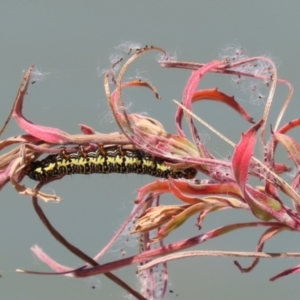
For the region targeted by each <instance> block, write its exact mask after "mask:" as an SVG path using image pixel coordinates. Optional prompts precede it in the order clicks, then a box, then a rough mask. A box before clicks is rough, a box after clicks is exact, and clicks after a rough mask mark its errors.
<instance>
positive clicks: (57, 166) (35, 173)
mask: <svg viewBox="0 0 300 300" xmlns="http://www.w3.org/2000/svg"><path fill="white" fill-rule="evenodd" d="M165 162H173V163H174V161H168V160H164V159H161V158H158V157H153V156H152V155H151V154H149V153H147V152H144V151H142V150H139V149H123V148H122V147H120V146H110V147H106V148H104V147H103V146H102V147H99V148H98V149H96V150H95V151H89V152H85V151H84V150H83V148H80V150H79V151H77V152H71V153H67V152H66V150H65V149H62V151H61V153H59V154H54V155H53V154H52V155H49V156H47V157H46V158H44V159H42V160H37V161H33V162H31V163H30V164H29V165H28V166H27V167H26V168H25V174H26V175H27V176H28V177H30V178H31V179H33V180H36V181H46V180H50V179H55V178H58V177H61V176H64V175H72V174H92V173H104V174H107V173H123V174H127V173H136V174H148V175H151V176H154V177H160V178H168V177H171V178H186V179H192V178H194V177H195V176H196V173H197V170H196V169H195V168H192V167H190V168H186V169H178V168H174V167H170V166H168V165H166V164H165Z"/></svg>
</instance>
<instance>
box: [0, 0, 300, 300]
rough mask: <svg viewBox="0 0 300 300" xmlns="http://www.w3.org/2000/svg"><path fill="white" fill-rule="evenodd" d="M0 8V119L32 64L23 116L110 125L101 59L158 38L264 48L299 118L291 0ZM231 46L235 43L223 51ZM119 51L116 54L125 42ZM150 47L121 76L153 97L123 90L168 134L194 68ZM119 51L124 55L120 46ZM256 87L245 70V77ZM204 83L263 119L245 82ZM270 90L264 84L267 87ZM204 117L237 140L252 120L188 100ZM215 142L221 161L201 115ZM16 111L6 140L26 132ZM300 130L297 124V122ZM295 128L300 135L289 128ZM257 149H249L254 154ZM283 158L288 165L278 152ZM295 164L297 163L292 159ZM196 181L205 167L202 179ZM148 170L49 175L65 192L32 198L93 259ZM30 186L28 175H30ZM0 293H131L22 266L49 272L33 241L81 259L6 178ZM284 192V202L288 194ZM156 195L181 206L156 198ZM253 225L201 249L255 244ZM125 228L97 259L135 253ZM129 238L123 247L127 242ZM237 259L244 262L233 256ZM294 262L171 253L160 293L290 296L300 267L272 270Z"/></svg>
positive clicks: (216, 48) (187, 44) (6, 4)
mask: <svg viewBox="0 0 300 300" xmlns="http://www.w3.org/2000/svg"><path fill="white" fill-rule="evenodd" d="M0 4H1V9H0V40H1V42H0V47H1V56H0V66H1V68H0V99H1V109H0V123H2V124H3V123H4V122H5V120H6V117H7V115H8V113H9V112H10V109H11V106H12V103H13V100H14V98H15V95H16V92H17V88H18V86H19V82H20V78H21V75H22V72H23V71H24V70H26V69H27V68H28V67H29V66H30V65H32V64H34V65H35V66H36V68H37V69H38V70H39V71H40V72H42V73H43V74H44V76H43V79H44V80H41V81H38V82H37V83H36V84H35V85H31V86H30V89H29V95H28V96H27V97H26V101H25V106H24V114H25V116H26V117H27V118H28V119H29V120H32V121H33V122H36V123H39V124H42V125H46V126H54V127H58V128H60V129H62V130H65V131H67V132H69V133H78V132H79V127H78V124H86V125H89V126H91V127H93V128H94V129H95V130H97V131H99V132H103V133H108V132H112V131H117V126H116V124H115V123H114V121H113V118H112V116H111V114H110V111H109V108H108V105H107V102H106V99H105V94H104V89H103V76H102V77H99V76H98V75H99V73H101V71H102V70H106V69H107V68H109V67H110V65H111V62H110V59H111V57H115V54H116V53H120V50H119V49H118V46H119V45H120V44H122V43H125V42H130V43H140V44H141V45H156V46H160V47H162V48H164V49H165V50H166V51H168V52H170V53H171V54H176V55H177V57H178V59H181V60H189V61H198V62H208V61H211V60H213V59H218V58H220V55H223V56H222V57H224V55H225V56H226V55H230V54H232V52H230V51H232V49H233V51H234V50H235V49H238V48H240V47H242V48H243V49H244V51H245V53H246V54H248V55H251V56H254V55H267V56H269V57H271V58H272V59H273V60H274V61H275V62H276V64H277V66H278V67H279V77H280V78H285V79H287V80H289V81H291V83H292V84H293V85H294V87H295V94H294V99H293V102H292V104H291V106H290V109H289V111H288V113H287V114H286V115H285V117H284V121H285V122H287V121H289V120H291V119H293V118H298V117H299V104H298V102H297V101H298V97H299V92H298V89H297V84H298V82H299V74H298V73H299V67H300V60H299V49H300V43H299V37H298V36H299V28H300V21H299V9H300V2H297V1H285V2H284V1H279V0H274V1H237V0H228V1H177V0H173V1H166V0H165V1H140V2H137V1H81V2H79V1H76V2H75V1H70V0H64V1H1V3H0ZM230 49H231V50H230ZM123 55H124V53H123ZM156 55H157V54H156V53H154V52H153V53H150V54H147V55H146V56H144V57H142V58H141V59H139V60H138V61H136V62H135V63H134V64H133V65H132V66H131V67H130V69H129V72H128V73H127V74H126V78H127V79H129V78H132V77H134V76H141V77H143V78H146V79H148V80H149V81H150V82H151V83H152V84H154V85H155V86H156V87H157V88H158V90H159V92H160V94H161V96H162V100H161V101H157V100H156V99H155V98H154V97H153V95H152V94H151V93H150V92H149V91H148V90H137V89H132V90H128V91H126V93H125V99H126V103H127V104H128V105H129V109H130V111H132V112H139V113H141V112H143V113H147V114H148V115H149V116H151V117H154V118H156V119H158V120H159V121H161V122H162V123H163V124H164V126H165V128H166V129H167V130H168V131H169V132H172V133H175V127H174V117H173V116H174V112H175V109H176V106H175V104H174V103H173V102H172V100H173V99H177V100H180V99H181V96H182V90H183V87H184V85H185V83H186V80H187V79H188V77H189V75H190V72H189V71H186V70H164V69H161V68H159V66H158V65H157V63H156V61H155V57H156ZM125 56H126V55H125ZM248 84H249V86H251V84H252V83H251V81H249V82H248ZM201 87H206V88H213V87H219V88H220V89H221V90H222V91H224V92H226V93H228V94H229V95H235V96H236V98H237V99H238V100H239V101H240V103H241V104H242V105H243V106H244V107H245V108H246V109H247V110H248V112H249V113H250V114H251V115H252V116H253V117H254V118H255V120H259V118H260V116H261V114H262V111H263V108H264V105H263V104H264V100H265V99H264V98H263V99H262V100H260V101H259V99H258V98H257V94H255V93H251V92H250V91H251V88H250V89H247V88H245V86H243V87H242V88H241V87H239V86H237V85H236V84H234V82H233V81H232V80H231V78H230V77H229V76H220V75H219V76H217V75H210V76H208V77H207V78H206V79H205V80H204V81H203V83H202V84H201ZM286 92H287V89H286V88H285V87H278V90H277V94H276V97H275V103H274V106H273V107H272V111H271V118H270V123H272V124H274V123H275V118H276V116H277V114H278V112H279V110H280V108H281V105H282V103H283V101H284V99H285V96H286ZM261 93H262V94H263V95H267V91H266V90H262V91H261ZM194 111H195V112H196V113H197V114H198V115H199V116H201V117H203V118H204V119H205V120H206V121H208V122H210V123H211V124H212V125H213V126H215V127H216V128H217V129H218V130H220V131H221V132H222V133H223V134H226V135H227V136H228V137H229V138H230V139H232V140H233V141H234V142H238V140H239V137H240V135H241V133H242V132H243V131H245V130H247V128H248V127H249V125H248V124H246V122H245V121H244V120H242V118H240V117H239V116H238V115H236V114H235V113H234V112H232V111H231V110H230V109H229V108H227V107H225V106H222V105H220V104H216V103H210V102H208V101H207V103H205V102H203V103H201V105H200V104H198V105H195V110H194ZM199 132H200V133H201V134H202V136H203V138H205V139H206V143H207V146H208V147H209V149H211V151H212V153H213V154H214V155H215V156H217V157H221V158H226V157H228V156H230V155H231V154H232V148H231V147H229V146H228V145H226V144H225V143H224V142H222V141H221V140H220V139H219V138H218V137H216V136H215V135H214V134H213V133H211V132H210V131H209V130H208V129H206V128H204V127H201V126H200V125H199ZM21 133H22V131H21V129H20V128H18V126H17V125H16V124H15V122H14V121H12V122H11V123H10V124H9V126H8V128H7V130H6V131H5V133H4V135H3V136H2V137H1V139H4V138H7V137H9V136H13V135H17V134H21ZM293 134H294V137H296V138H297V137H298V138H299V134H298V133H297V132H296V133H293ZM297 134H298V136H297ZM261 154H262V153H257V155H258V156H259V155H261ZM278 158H279V159H281V161H285V162H287V163H288V160H287V155H286V153H285V152H284V151H283V150H282V149H281V151H280V152H279V156H278ZM289 163H290V165H291V164H292V163H291V162H289ZM199 178H201V176H199ZM151 181H153V178H151V177H149V176H140V175H136V174H130V175H118V174H111V175H91V176H80V175H74V176H68V177H65V178H64V179H63V180H61V181H58V182H54V183H51V184H50V185H48V186H47V187H46V188H45V189H44V191H45V192H48V193H51V192H54V193H55V194H57V195H59V196H61V197H62V198H63V199H64V201H63V202H61V203H59V204H56V203H48V204H44V203H41V205H42V207H43V209H44V210H45V213H46V214H47V216H48V217H49V219H50V221H51V222H52V224H53V225H54V226H55V227H56V228H57V229H58V230H59V231H60V232H61V233H62V234H63V235H64V236H65V237H66V238H67V239H68V240H69V241H70V242H71V243H73V244H74V245H76V246H77V247H79V248H80V249H82V250H83V251H84V252H85V253H87V254H89V255H91V256H93V255H94V254H95V253H97V252H98V251H99V249H101V248H102V247H103V246H105V245H106V243H107V242H108V241H109V240H110V238H111V237H112V235H113V234H114V233H115V232H116V230H117V229H118V228H119V226H120V225H121V224H122V223H123V221H124V220H125V218H126V217H127V215H128V214H129V213H130V212H131V209H132V203H133V200H134V199H135V197H136V191H137V189H138V188H140V187H141V186H143V185H145V184H146V183H149V182H151ZM24 183H25V184H26V185H28V186H30V187H33V186H34V185H35V182H33V181H31V180H29V179H25V180H24ZM0 200H1V203H0V204H1V209H0V240H1V243H0V271H1V274H2V278H1V279H0V298H1V299H83V298H85V299H107V298H108V297H110V299H124V298H126V294H125V292H124V291H123V290H121V289H120V288H119V287H116V286H115V285H114V284H112V283H111V282H110V281H108V280H107V279H105V278H104V276H98V277H93V278H90V279H84V280H78V279H70V278H66V277H63V276H36V275H24V274H18V273H16V272H15V270H16V269H17V268H19V269H27V270H39V271H51V270H50V269H49V268H48V267H47V266H45V265H44V264H43V263H41V262H40V261H39V260H38V259H37V258H35V257H34V255H32V253H31V252H30V247H31V246H33V245H35V244H38V245H39V246H40V247H41V248H43V249H44V251H45V252H46V253H48V254H49V255H50V256H51V257H52V258H54V259H55V260H57V261H58V262H60V263H61V264H63V265H68V266H72V267H78V266H80V265H81V264H82V261H80V260H79V259H78V258H77V257H74V255H72V254H71V253H69V252H68V251H67V250H66V249H65V248H63V247H62V246H61V245H60V244H58V242H57V241H55V240H54V239H53V237H52V236H51V235H50V234H49V233H48V231H47V230H46V229H45V227H44V226H43V225H42V224H41V222H40V221H39V219H38V217H37V216H36V214H35V212H34V210H33V207H32V204H31V199H30V198H29V197H25V196H20V195H18V193H17V192H16V191H15V190H14V189H13V188H12V186H11V185H10V184H8V185H7V186H6V187H5V188H4V189H3V190H2V191H1V194H0ZM284 201H285V203H286V204H288V205H290V202H289V201H288V199H284ZM163 202H164V203H168V204H170V203H179V202H178V200H176V199H174V198H172V197H164V198H163ZM253 220H255V219H254V218H253V217H252V216H251V214H250V213H248V212H242V211H224V212H217V213H214V214H212V215H211V216H209V217H208V218H207V219H206V221H205V223H204V226H203V228H202V231H203V232H206V231H207V230H210V229H213V228H216V227H219V226H222V225H225V224H231V223H235V222H247V221H253ZM195 223H196V218H194V219H193V220H191V221H190V222H188V223H186V224H184V225H183V226H182V227H181V228H180V229H179V230H178V231H176V233H174V234H172V235H171V236H170V237H169V239H168V242H172V241H175V240H179V239H183V238H187V237H192V236H195V235H198V234H199V231H198V229H197V228H196V227H195V226H194V224H195ZM262 232H263V231H262V229H259V228H257V229H243V230H240V231H237V232H235V233H231V234H228V235H226V236H224V237H221V238H219V239H216V240H214V241H210V242H208V243H205V244H203V245H201V246H199V247H197V249H202V250H205V249H210V250H228V251H229V250H233V251H254V250H255V247H256V243H257V241H258V239H259V237H260V235H261V234H262ZM296 236H297V235H296V234H295V233H283V234H281V235H280V236H278V237H276V238H274V239H273V240H271V241H270V242H268V243H267V245H266V247H265V251H268V252H296V251H299V249H300V248H299V244H300V243H299V241H298V242H295V237H296ZM127 238H128V237H127V236H124V237H123V239H122V240H119V241H118V243H117V244H116V245H115V246H114V247H113V249H111V250H110V252H109V255H107V256H106V257H105V258H104V260H103V261H101V262H102V263H103V262H106V261H110V260H113V259H118V258H121V257H122V253H121V252H122V249H124V250H125V251H126V253H127V255H130V254H133V253H135V250H136V249H137V241H136V240H135V237H132V238H130V241H129V242H126V240H127ZM126 244H127V245H126ZM239 262H240V263H242V265H243V266H245V267H246V266H248V265H249V264H250V263H251V260H248V259H239ZM297 263H298V261H297V260H283V259H282V260H280V259H278V260H275V259H274V260H262V261H261V262H260V264H259V265H258V266H257V267H256V268H255V269H254V270H253V271H252V272H251V273H247V274H241V273H240V272H239V270H238V269H237V268H236V267H235V266H234V265H233V263H232V259H230V258H205V257H202V258H193V259H186V260H181V261H173V262H171V263H169V270H170V287H169V290H172V291H173V293H172V292H170V293H168V297H167V298H168V299H200V298H201V299H223V300H225V299H283V298H284V297H286V295H287V294H288V298H289V299H299V288H298V284H299V275H294V276H288V277H286V278H283V279H281V280H279V281H276V282H269V278H270V277H271V276H274V275H275V274H277V273H279V272H281V271H282V270H284V269H286V268H289V267H292V266H294V265H296V264H297ZM116 274H118V275H119V276H120V277H121V278H123V279H125V280H126V281H127V283H129V284H131V285H133V286H134V287H135V288H137V289H138V288H139V282H138V279H137V277H136V275H135V269H134V268H129V269H126V270H121V271H118V272H116Z"/></svg>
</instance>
